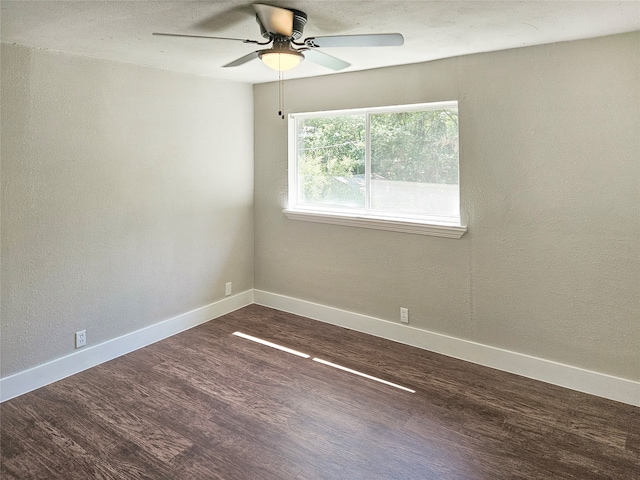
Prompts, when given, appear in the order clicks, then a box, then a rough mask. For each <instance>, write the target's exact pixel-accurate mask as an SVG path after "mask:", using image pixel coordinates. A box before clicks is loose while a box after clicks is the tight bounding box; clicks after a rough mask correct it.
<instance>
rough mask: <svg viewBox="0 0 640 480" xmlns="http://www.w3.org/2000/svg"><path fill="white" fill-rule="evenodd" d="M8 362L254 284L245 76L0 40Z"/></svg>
mask: <svg viewBox="0 0 640 480" xmlns="http://www.w3.org/2000/svg"><path fill="white" fill-rule="evenodd" d="M1 93H2V124H1V128H2V172H1V174H2V312H1V313H2V323H1V327H2V329H1V332H2V343H1V353H2V357H1V359H2V376H7V375H9V374H13V373H16V372H18V371H21V370H24V369H26V368H29V367H33V366H36V365H38V364H41V363H43V362H46V361H49V360H52V359H55V358H57V357H60V356H63V355H66V354H69V353H71V352H73V349H74V348H73V341H74V336H73V334H74V332H75V331H77V330H80V329H83V328H86V329H87V336H88V342H89V343H88V344H89V345H92V344H97V343H101V342H103V341H106V340H109V339H112V338H115V337H118V336H120V335H123V334H125V333H128V332H131V331H134V330H137V329H140V328H142V327H145V326H148V325H151V324H153V323H156V322H159V321H161V320H165V319H167V318H171V317H173V316H176V315H179V314H182V313H185V312H187V311H189V310H191V309H194V308H197V307H201V306H204V305H206V304H209V303H211V302H214V301H216V300H219V299H221V298H222V297H223V296H224V283H225V282H227V281H232V282H233V286H234V291H236V292H239V291H242V290H246V289H249V288H251V287H252V286H253V103H252V102H253V98H252V91H251V87H250V86H248V85H243V84H234V83H227V82H222V81H215V80H211V79H206V78H202V77H195V76H189V75H181V74H176V73H170V72H164V71H161V70H154V69H148V68H144V67H136V66H131V65H125V64H118V63H113V62H107V61H99V60H91V59H87V58H82V57H73V56H68V55H61V54H55V53H50V52H44V51H39V50H32V49H27V48H23V47H16V46H11V45H2V92H1Z"/></svg>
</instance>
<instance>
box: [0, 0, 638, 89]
mask: <svg viewBox="0 0 640 480" xmlns="http://www.w3.org/2000/svg"><path fill="white" fill-rule="evenodd" d="M251 3H253V2H244V1H198V2H193V1H154V0H146V1H92V0H84V1H51V0H49V1H32V0H19V1H9V0H2V2H1V3H0V7H1V9H2V11H1V22H2V23H1V30H0V35H1V39H2V42H4V43H15V44H19V45H26V46H30V47H37V48H43V49H47V50H53V51H58V52H66V53H71V54H77V55H84V56H88V57H95V58H101V59H109V60H116V61H122V62H127V63H134V64H138V65H147V66H151V67H157V68H162V69H166V70H175V71H181V72H189V73H195V74H199V75H206V76H211V77H217V78H221V79H227V80H232V81H240V82H248V83H261V82H269V81H274V80H277V76H278V74H277V72H275V71H273V70H270V69H269V68H267V67H266V66H265V65H263V64H262V63H261V62H260V61H259V60H254V61H251V62H249V63H247V64H245V65H242V66H240V67H234V68H221V65H224V64H226V63H228V62H230V61H232V60H234V59H236V58H238V57H240V56H242V55H244V54H246V53H249V52H251V51H253V50H256V49H257V48H256V47H255V46H252V45H247V44H243V43H240V42H233V41H224V40H205V39H190V38H173V37H158V36H152V35H151V33H152V32H158V31H159V32H174V33H190V34H197V35H216V36H225V37H236V38H250V39H256V40H259V39H260V35H259V28H258V25H257V23H256V21H255V17H254V15H253V9H252V7H251ZM264 3H268V4H270V5H277V6H283V7H290V8H296V9H299V10H302V11H304V12H306V13H307V15H308V17H309V20H308V23H307V26H306V27H305V31H304V37H309V36H320V35H337V34H361V33H392V32H399V33H402V34H403V35H404V37H405V45H404V46H402V47H375V48H326V49H323V51H324V52H325V53H329V54H331V55H334V56H337V57H339V58H341V59H343V60H346V61H348V62H350V63H351V64H352V66H351V67H349V68H348V69H347V70H345V71H354V70H364V69H370V68H377V67H384V66H390V65H399V64H407V63H417V62H424V61H428V60H434V59H439V58H446V57H452V56H458V55H464V54H469V53H478V52H486V51H493V50H502V49H508V48H516V47H522V46H527V45H537V44H543V43H551V42H558V41H565V40H576V39H582V38H589V37H597V36H603V35H609V34H615V33H622V32H629V31H634V30H640V1H638V0H632V1H548V0H547V1H519V2H517V1H457V0H448V1H319V0H313V1H312V0H303V1H297V0H292V1H288V2H284V1H268V0H264ZM261 48H265V47H261ZM330 73H332V72H331V71H330V70H328V69H326V68H323V67H320V66H318V65H315V64H313V63H311V62H309V61H306V62H302V64H301V65H300V66H299V67H297V68H296V69H295V70H292V71H290V72H287V73H286V74H285V76H286V78H300V77H309V76H315V75H325V74H330Z"/></svg>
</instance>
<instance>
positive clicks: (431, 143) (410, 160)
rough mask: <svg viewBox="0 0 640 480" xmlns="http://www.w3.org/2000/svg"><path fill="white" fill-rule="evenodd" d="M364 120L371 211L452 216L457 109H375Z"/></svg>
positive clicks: (455, 212) (455, 210)
mask: <svg viewBox="0 0 640 480" xmlns="http://www.w3.org/2000/svg"><path fill="white" fill-rule="evenodd" d="M370 122H371V124H370V128H371V208H372V210H377V211H380V212H385V213H391V212H393V213H402V214H415V215H429V216H438V217H454V218H458V217H459V214H460V213H459V212H460V195H459V186H458V114H457V111H456V110H455V109H443V110H426V111H417V112H399V113H378V114H372V115H371V117H370Z"/></svg>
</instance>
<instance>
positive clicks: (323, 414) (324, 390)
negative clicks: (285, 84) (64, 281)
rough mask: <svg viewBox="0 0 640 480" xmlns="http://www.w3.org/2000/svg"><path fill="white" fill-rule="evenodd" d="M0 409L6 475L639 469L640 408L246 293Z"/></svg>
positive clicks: (542, 473) (609, 472)
mask: <svg viewBox="0 0 640 480" xmlns="http://www.w3.org/2000/svg"><path fill="white" fill-rule="evenodd" d="M235 331H241V332H243V333H246V334H249V335H253V336H256V337H260V338H263V339H265V340H269V341H271V342H275V343H278V344H280V345H283V346H286V347H289V348H293V349H295V350H298V351H301V352H304V353H307V354H309V355H311V356H312V358H313V357H317V358H321V359H324V360H327V361H330V362H333V363H337V364H340V365H342V366H345V367H348V368H351V369H354V370H359V371H362V372H364V373H367V374H369V375H374V376H377V377H380V378H383V379H385V380H388V381H390V382H393V383H397V384H399V385H403V386H405V387H408V388H412V389H414V390H415V391H416V393H413V394H412V393H408V392H405V391H402V390H398V389H396V388H393V387H391V386H388V385H384V384H381V383H377V382H374V381H372V380H368V379H365V378H361V377H358V376H355V375H353V374H351V373H347V372H344V371H341V370H336V369H334V368H331V367H328V366H326V365H323V364H320V363H318V362H315V361H313V360H312V358H308V359H305V358H300V357H297V356H294V355H291V354H289V353H285V352H282V351H278V350H275V349H273V348H270V347H267V346H264V345H260V344H257V343H253V342H251V341H249V340H246V339H244V338H239V337H237V336H234V335H232V333H233V332H235ZM0 420H1V424H0V425H1V426H0V428H1V430H0V431H1V448H2V450H1V454H2V462H1V470H0V473H1V475H0V477H1V478H2V479H3V480H4V479H7V480H8V479H65V480H70V479H83V480H84V479H143V478H146V479H172V480H173V479H227V480H231V479H260V480H267V479H278V480H286V479H349V480H355V479H367V480H372V479H394V480H395V479H465V480H469V479H491V480H498V479H527V480H530V479H545V480H546V479H565V478H566V479H580V480H587V479H638V478H640V409H639V408H636V407H631V406H629V405H624V404H621V403H616V402H613V401H608V400H604V399H601V398H597V397H593V396H589V395H585V394H581V393H577V392H573V391H570V390H566V389H563V388H560V387H555V386H552V385H548V384H545V383H541V382H537V381H534V380H529V379H526V378H521V377H518V376H515V375H511V374H508V373H504V372H499V371H496V370H492V369H489V368H485V367H481V366H477V365H473V364H469V363H466V362H463V361H459V360H455V359H451V358H448V357H444V356H441V355H437V354H433V353H429V352H426V351H423V350H419V349H417V348H413V347H408V346H405V345H400V344H397V343H393V342H390V341H386V340H383V339H379V338H375V337H371V336H367V335H364V334H361V333H357V332H353V331H349V330H345V329H342V328H339V327H334V326H331V325H327V324H323V323H320V322H316V321H313V320H309V319H305V318H301V317H297V316H295V315H290V314H286V313H282V312H278V311H276V310H271V309H268V308H264V307H260V306H257V305H251V306H249V307H246V308H243V309H241V310H239V311H237V312H234V313H231V314H229V315H226V316H224V317H222V318H219V319H216V320H214V321H211V322H209V323H208V324H205V325H201V326H199V327H196V328H193V329H191V330H189V331H186V332H183V333H181V334H179V335H176V336H174V337H171V338H169V339H167V340H164V341H162V342H158V343H156V344H154V345H151V346H149V347H146V348H144V349H141V350H138V351H136V352H133V353H131V354H128V355H126V356H123V357H120V358H118V359H116V360H113V361H110V362H108V363H105V364H103V365H100V366H98V367H95V368H92V369H90V370H88V371H85V372H82V373H80V374H77V375H75V376H73V377H70V378H68V379H65V380H62V381H59V382H57V383H55V384H52V385H49V386H46V387H43V388H40V389H39V390H36V391H34V392H31V393H28V394H26V395H23V396H21V397H18V398H15V399H13V400H10V401H7V402H5V403H3V404H2V405H1V406H0Z"/></svg>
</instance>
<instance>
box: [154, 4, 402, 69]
mask: <svg viewBox="0 0 640 480" xmlns="http://www.w3.org/2000/svg"><path fill="white" fill-rule="evenodd" d="M253 8H254V10H255V12H256V21H257V22H258V25H259V26H260V33H261V34H262V37H264V38H265V39H266V41H263V42H259V41H257V40H244V39H241V38H228V37H211V36H206V35H187V34H180V33H155V32H154V33H153V35H165V36H171V37H192V38H210V39H214V40H235V41H239V42H243V43H253V44H256V45H269V44H272V45H271V47H270V48H265V49H262V50H256V51H254V52H251V53H248V54H247V55H244V56H242V57H240V58H238V59H236V60H234V61H232V62H230V63H227V64H226V65H223V67H225V68H227V67H237V66H239V65H243V64H245V63H247V62H249V61H251V60H254V59H256V58H259V59H261V60H262V61H263V62H264V63H265V64H266V65H267V66H269V67H271V68H273V69H274V70H279V71H284V70H289V69H291V68H294V67H295V66H297V65H298V64H299V63H300V62H301V61H302V60H304V59H305V58H306V59H307V60H310V61H312V62H314V63H317V64H319V65H322V66H324V67H327V68H330V69H332V70H336V71H338V70H342V69H344V68H347V67H349V66H350V64H349V63H347V62H345V61H344V60H341V59H339V58H336V57H333V56H331V55H328V54H326V53H324V52H321V51H319V50H317V49H318V48H322V47H383V46H399V45H402V44H403V43H404V37H403V36H402V35H401V34H399V33H380V34H369V35H333V36H323V37H308V38H305V39H304V40H302V41H298V39H300V38H301V37H302V31H303V29H304V26H305V25H306V23H307V14H306V13H304V12H301V11H300V10H295V9H290V8H281V7H274V6H271V5H264V4H260V3H257V4H254V5H253Z"/></svg>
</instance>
